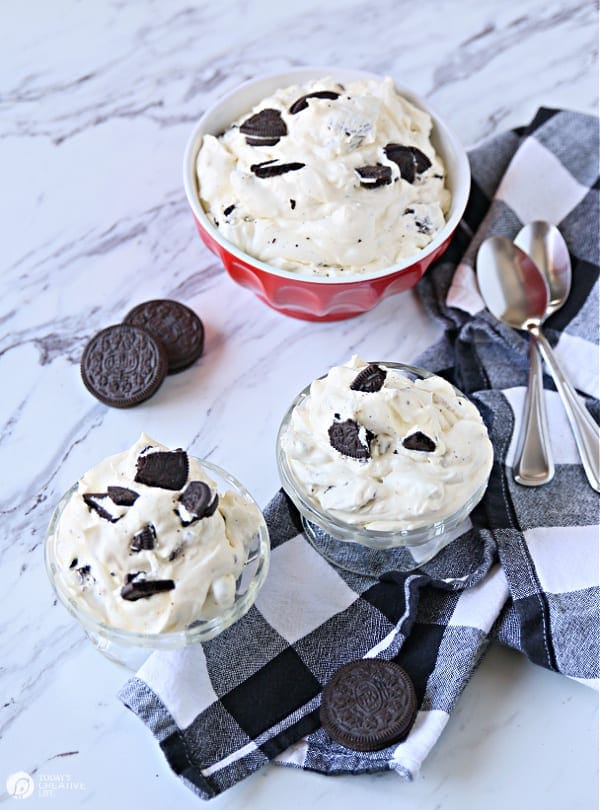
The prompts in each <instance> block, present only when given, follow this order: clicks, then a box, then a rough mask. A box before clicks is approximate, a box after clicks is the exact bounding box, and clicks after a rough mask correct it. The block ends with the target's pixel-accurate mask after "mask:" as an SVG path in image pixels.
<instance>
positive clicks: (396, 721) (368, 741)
mask: <svg viewBox="0 0 600 810" xmlns="http://www.w3.org/2000/svg"><path fill="white" fill-rule="evenodd" d="M416 714H417V697H416V693H415V688H414V686H413V683H412V681H411V679H410V677H409V676H408V674H407V673H406V672H405V671H404V670H403V669H402V667H400V666H398V664H395V663H393V662H392V661H382V660H380V659H378V658H368V659H363V660H360V661H351V662H350V663H349V664H345V665H344V666H342V667H340V668H339V669H338V670H337V671H336V672H335V673H334V675H333V677H332V678H331V680H330V681H329V682H328V683H327V685H326V686H325V688H324V689H323V695H322V699H321V711H320V717H321V723H322V725H323V728H324V729H325V731H326V732H327V733H328V734H329V736H330V737H331V739H332V740H335V741H336V742H339V743H341V745H344V746H345V747H346V748H351V749H352V750H354V751H380V750H381V749H382V748H387V746H388V745H392V744H393V743H395V742H398V741H399V740H401V739H402V738H403V737H405V736H406V734H407V733H408V731H409V729H410V727H411V726H412V724H413V722H414V719H415V716H416Z"/></svg>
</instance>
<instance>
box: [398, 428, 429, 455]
mask: <svg viewBox="0 0 600 810" xmlns="http://www.w3.org/2000/svg"><path fill="white" fill-rule="evenodd" d="M402 447H405V448H406V449H407V450H419V451H420V452H422V453H433V451H434V450H435V448H436V444H435V442H434V441H433V439H430V438H429V436H427V435H426V434H425V433H422V432H421V431H420V430H417V431H416V432H415V433H411V434H410V436H407V437H406V438H405V439H403V440H402Z"/></svg>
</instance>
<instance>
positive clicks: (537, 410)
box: [513, 221, 572, 487]
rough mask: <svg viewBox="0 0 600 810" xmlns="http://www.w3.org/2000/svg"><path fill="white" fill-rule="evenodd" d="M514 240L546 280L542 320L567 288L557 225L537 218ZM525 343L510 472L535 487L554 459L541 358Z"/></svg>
mask: <svg viewBox="0 0 600 810" xmlns="http://www.w3.org/2000/svg"><path fill="white" fill-rule="evenodd" d="M514 243H515V245H517V247H520V248H521V250H524V251H525V253H527V255H528V256H529V257H530V258H531V259H532V260H533V262H534V264H535V265H536V267H537V268H538V270H540V271H541V272H542V273H543V275H544V277H545V279H546V281H547V282H548V287H549V290H550V301H549V302H548V306H547V307H546V312H545V313H544V316H543V317H542V322H543V321H545V320H546V318H547V317H548V316H549V315H552V313H553V312H556V310H557V309H560V307H562V305H563V304H564V303H565V301H566V300H567V298H568V297H569V293H570V292H571V276H572V273H571V257H570V256H569V250H568V248H567V245H566V242H565V240H564V239H563V237H562V234H561V232H560V231H559V230H558V228H556V227H555V226H554V225H550V224H549V223H548V222H541V221H536V222H531V223H529V224H528V225H525V227H523V228H521V230H520V231H519V233H518V234H517V236H516V239H515V240H514ZM529 346H530V348H529V381H528V384H527V394H526V397H525V407H524V409H523V420H522V422H521V430H520V433H519V439H518V442H517V453H516V456H515V465H514V467H513V475H514V478H515V481H517V482H518V483H519V484H522V485H523V486H526V487H537V486H540V484H546V483H547V482H548V481H551V480H552V478H553V477H554V462H553V460H552V450H551V446H550V439H549V434H548V419H547V417H546V408H545V406H544V383H543V376H542V361H541V359H540V355H539V352H538V351H537V350H536V347H535V342H534V341H533V340H531V341H530V344H529Z"/></svg>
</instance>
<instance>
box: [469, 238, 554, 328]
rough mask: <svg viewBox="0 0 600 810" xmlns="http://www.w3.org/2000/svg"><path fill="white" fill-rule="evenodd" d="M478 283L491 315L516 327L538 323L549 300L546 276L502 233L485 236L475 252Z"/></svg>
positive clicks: (527, 326)
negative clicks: (476, 252) (500, 234)
mask: <svg viewBox="0 0 600 810" xmlns="http://www.w3.org/2000/svg"><path fill="white" fill-rule="evenodd" d="M477 283H478V284H479V290H480V292H481V295H482V296H483V300H484V301H485V304H486V306H487V308H488V309H489V311H490V312H491V313H492V315H495V316H496V318H498V320H500V321H504V323H507V324H508V325H509V326H512V327H514V328H515V329H529V327H530V326H532V325H539V324H540V323H541V322H542V319H543V317H544V315H545V313H546V307H547V306H548V303H549V301H550V290H549V287H548V284H547V282H546V279H545V278H544V276H543V275H542V274H541V273H540V271H539V270H538V269H537V267H536V266H535V264H534V263H533V261H532V260H531V259H530V258H529V256H528V255H527V253H525V252H524V251H523V250H521V248H519V247H517V246H516V245H515V244H514V243H513V242H511V240H510V239H507V238H506V237H505V236H492V237H490V238H489V239H486V240H485V241H484V242H483V243H482V245H481V247H480V248H479V253H478V255H477Z"/></svg>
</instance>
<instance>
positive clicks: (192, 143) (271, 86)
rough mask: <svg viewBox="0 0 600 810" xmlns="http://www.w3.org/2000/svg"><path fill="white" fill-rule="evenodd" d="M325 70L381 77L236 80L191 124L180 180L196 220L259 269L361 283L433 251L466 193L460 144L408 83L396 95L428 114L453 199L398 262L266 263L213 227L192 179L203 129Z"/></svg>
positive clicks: (295, 74) (211, 129) (305, 74)
mask: <svg viewBox="0 0 600 810" xmlns="http://www.w3.org/2000/svg"><path fill="white" fill-rule="evenodd" d="M325 76H331V77H333V78H334V79H335V80H336V81H341V82H344V81H346V82H348V81H356V80H359V79H375V80H377V81H381V80H382V78H383V77H382V76H380V75H377V74H376V73H371V72H368V71H362V70H352V69H348V68H336V67H331V66H330V67H322V68H318V67H317V68H313V67H303V68H292V69H290V70H287V71H283V72H278V73H271V74H266V75H263V76H260V77H258V78H255V79H250V80H249V81H246V82H244V83H243V84H240V85H238V87H236V88H235V90H232V91H231V92H229V93H227V94H226V95H224V96H222V97H221V98H220V99H219V100H218V101H216V102H215V103H214V104H213V105H212V106H211V107H209V108H208V109H207V110H206V112H205V113H204V114H203V115H202V116H201V118H200V119H199V120H198V123H197V124H196V126H195V127H194V129H193V130H192V133H191V135H190V137H189V139H188V142H187V145H186V149H185V153H184V158H183V185H184V188H185V193H186V197H187V200H188V203H189V205H190V207H191V209H192V212H193V214H194V216H195V217H196V219H197V220H198V222H199V223H200V225H201V226H202V227H203V228H204V229H205V230H206V231H207V232H208V233H209V234H210V235H211V236H212V238H213V239H214V240H215V241H216V242H218V243H219V244H220V245H221V247H223V249H224V250H227V251H228V252H229V253H231V254H232V255H233V256H235V257H236V258H238V259H240V260H241V261H243V262H247V263H248V264H251V265H253V266H254V267H256V268H258V269H259V270H262V271H263V272H266V273H270V274H271V275H273V276H279V277H280V278H283V279H291V280H294V279H295V280H296V281H303V282H308V283H314V284H330V285H332V284H333V285H335V284H354V283H356V284H360V283H361V282H364V281H371V280H373V279H378V278H383V277H385V276H388V275H392V274H394V273H398V272H399V271H401V270H406V269H408V268H410V267H412V266H413V265H414V264H415V262H418V261H421V260H422V259H424V258H426V257H427V256H429V255H430V254H431V253H433V252H434V251H436V250H437V249H438V248H439V247H440V245H442V244H443V243H444V242H445V241H446V240H447V239H448V238H449V237H450V236H451V235H452V233H453V232H454V231H455V230H456V227H457V226H458V224H459V222H460V220H461V218H462V215H463V213H464V211H465V208H466V206H467V200H468V198H469V192H470V189H471V172H470V167H469V160H468V158H467V153H466V150H465V148H464V146H463V145H462V143H461V142H460V140H459V139H458V137H457V136H456V135H455V134H454V132H453V131H452V130H451V129H450V128H449V127H448V126H447V125H446V124H445V123H444V122H443V121H442V120H441V119H440V117H439V116H438V115H437V113H436V112H435V111H434V110H433V109H432V108H431V107H430V106H429V104H427V103H426V102H425V101H423V99H422V98H420V97H419V96H417V95H415V93H413V92H412V91H411V90H409V89H408V88H405V87H402V86H401V85H399V84H397V83H396V82H395V81H394V85H395V87H396V90H397V91H398V92H399V93H400V95H402V96H404V97H405V98H406V99H407V100H408V101H410V102H411V104H414V105H415V106H416V107H419V108H420V109H421V110H423V111H424V112H426V113H427V114H428V115H429V116H431V119H432V122H433V128H432V135H431V140H432V143H433V145H434V147H435V149H436V151H437V153H438V154H439V155H440V156H441V158H442V160H443V161H444V164H445V166H446V172H447V178H448V181H449V186H450V192H451V194H452V202H451V206H450V216H449V217H448V219H447V220H446V224H445V225H444V227H443V228H441V230H439V231H438V232H437V233H436V235H435V237H434V238H433V239H432V241H431V242H430V243H429V244H428V245H426V246H425V247H424V248H423V249H422V250H420V251H419V252H418V253H415V254H413V255H412V256H409V257H407V258H406V259H404V260H403V261H401V262H398V263H397V264H394V265H390V266H388V267H384V268H382V269H381V270H374V271H372V272H370V273H361V274H360V275H357V274H354V275H352V276H350V277H348V276H315V275H311V274H310V273H305V272H298V271H294V270H283V269H282V268H280V267H276V266H275V265H272V264H267V263H266V262H263V261H261V260H260V259H257V258H255V257H254V256H252V255H250V254H249V253H246V252H245V251H243V250H240V248H238V247H236V245H234V244H233V243H232V242H230V241H229V240H227V239H225V238H224V237H223V235H222V234H221V232H220V231H219V230H218V228H215V226H214V225H213V224H212V223H211V221H210V220H209V218H208V217H207V215H206V213H205V211H204V209H203V207H202V204H201V202H200V195H199V190H198V181H197V179H196V158H197V156H198V152H199V150H200V146H201V144H202V138H203V137H204V135H206V134H210V135H215V134H217V133H219V132H222V131H223V130H224V129H226V128H227V127H228V126H229V125H230V124H231V123H232V121H235V120H236V119H237V118H239V116H241V115H243V114H244V113H246V112H248V111H250V110H251V109H252V107H253V106H254V105H255V104H258V103H259V102H260V101H262V99H264V98H266V97H268V96H269V95H271V94H272V93H273V92H274V91H275V90H277V89H278V88H282V87H287V86H289V85H292V84H300V83H301V82H303V81H309V80H312V79H318V78H320V77H325Z"/></svg>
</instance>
